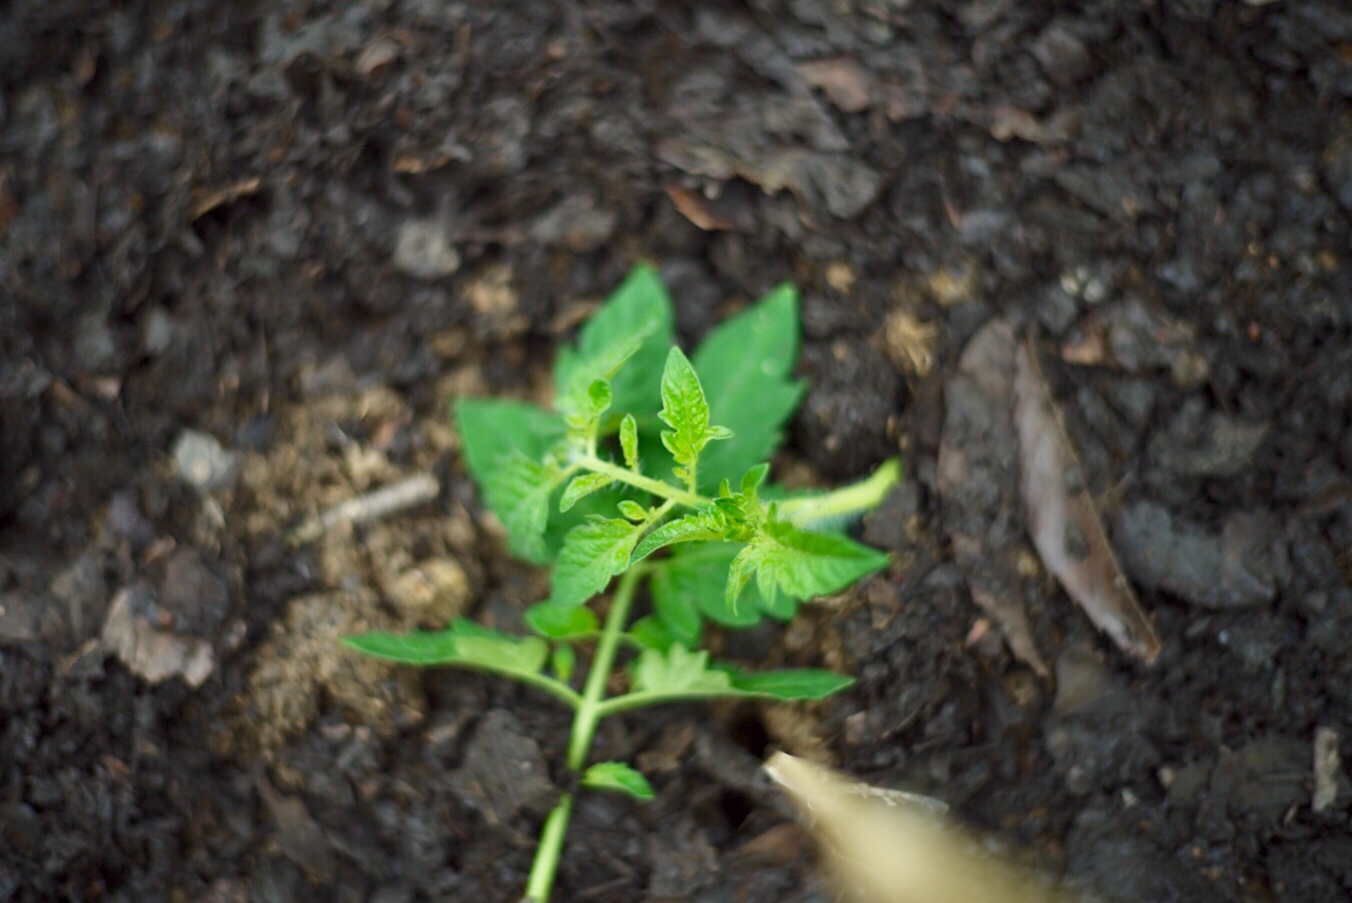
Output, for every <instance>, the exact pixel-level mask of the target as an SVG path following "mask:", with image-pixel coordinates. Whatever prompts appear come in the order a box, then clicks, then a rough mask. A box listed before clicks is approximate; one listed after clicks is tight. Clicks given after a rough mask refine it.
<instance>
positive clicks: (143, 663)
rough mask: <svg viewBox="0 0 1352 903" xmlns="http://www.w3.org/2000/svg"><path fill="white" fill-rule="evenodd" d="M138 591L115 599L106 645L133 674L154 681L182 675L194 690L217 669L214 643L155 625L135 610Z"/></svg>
mask: <svg viewBox="0 0 1352 903" xmlns="http://www.w3.org/2000/svg"><path fill="white" fill-rule="evenodd" d="M135 602H136V591H135V590H134V589H130V588H128V589H123V590H122V591H121V592H119V593H118V594H117V596H115V597H114V598H113V603H112V605H110V606H109V608H108V616H107V619H106V620H105V621H104V623H103V635H102V637H101V639H102V641H103V645H104V647H105V648H107V649H108V650H109V651H110V652H112V653H113V654H114V655H116V656H117V657H118V658H119V659H120V660H121V661H122V663H123V664H124V665H126V666H127V668H128V669H130V670H131V672H132V673H133V674H136V675H138V676H140V677H143V678H145V680H146V681H148V682H149V683H152V684H157V683H161V682H162V681H165V680H168V679H169V678H171V677H182V678H183V681H184V683H186V684H187V685H188V686H190V687H192V688H193V689H197V688H198V687H200V686H201V685H202V684H203V683H204V682H205V681H206V679H207V678H208V677H210V676H211V672H212V671H214V670H215V668H216V660H215V656H214V654H213V653H212V650H211V644H210V643H208V642H207V641H206V640H202V639H198V638H197V637H191V636H184V635H181V634H176V633H170V632H169V631H166V630H160V629H158V628H156V627H155V626H154V625H153V624H152V623H151V621H150V619H149V618H148V617H146V616H145V615H144V614H142V613H138V612H137V611H136V607H137V606H136V604H135Z"/></svg>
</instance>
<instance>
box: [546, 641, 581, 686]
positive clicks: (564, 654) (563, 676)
mask: <svg viewBox="0 0 1352 903" xmlns="http://www.w3.org/2000/svg"><path fill="white" fill-rule="evenodd" d="M549 667H550V670H551V671H553V672H554V676H555V677H556V678H558V679H559V680H561V681H563V682H564V683H568V681H570V680H572V679H573V669H574V668H576V667H577V651H576V650H574V649H573V647H572V646H569V645H568V644H567V643H560V644H559V645H557V646H555V647H554V653H553V655H551V656H550V659H549Z"/></svg>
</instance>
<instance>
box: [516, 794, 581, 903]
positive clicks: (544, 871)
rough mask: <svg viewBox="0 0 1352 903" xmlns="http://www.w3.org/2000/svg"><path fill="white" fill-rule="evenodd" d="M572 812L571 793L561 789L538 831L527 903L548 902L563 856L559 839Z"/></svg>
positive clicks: (528, 882)
mask: <svg viewBox="0 0 1352 903" xmlns="http://www.w3.org/2000/svg"><path fill="white" fill-rule="evenodd" d="M572 816H573V795H572V794H571V793H565V794H564V795H563V796H561V797H559V801H558V803H556V804H555V806H554V808H553V809H551V810H550V811H549V817H548V818H546V819H545V826H544V828H543V829H542V830H541V831H540V845H539V846H538V847H536V849H535V862H533V863H532V864H531V867H530V880H528V881H527V882H526V899H527V900H529V901H530V903H548V900H549V892H550V891H551V890H553V888H554V876H555V875H556V874H557V873H558V871H559V861H560V860H561V859H562V858H563V839H564V837H565V836H566V835H567V833H568V821H569V819H571V818H572Z"/></svg>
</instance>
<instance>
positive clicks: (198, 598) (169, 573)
mask: <svg viewBox="0 0 1352 903" xmlns="http://www.w3.org/2000/svg"><path fill="white" fill-rule="evenodd" d="M159 590H160V591H159V598H160V607H161V608H162V609H163V611H164V613H165V614H167V615H169V616H171V617H172V618H173V622H174V626H175V628H177V629H178V630H180V631H183V632H185V633H191V634H196V635H198V636H209V635H211V634H212V633H213V632H214V631H215V630H216V628H217V627H218V626H219V625H220V623H221V621H223V620H224V619H225V616H226V614H228V613H229V610H230V588H229V587H228V586H227V585H226V582H225V580H224V579H222V578H221V577H220V576H218V575H217V574H215V573H213V572H212V571H211V570H210V569H209V568H208V567H207V566H206V564H205V563H204V562H203V561H202V556H201V555H199V554H198V553H197V550H196V549H192V548H180V549H176V550H175V551H174V552H173V553H172V554H171V555H170V556H169V558H168V560H167V561H166V562H165V567H164V576H163V578H162V579H161V581H160V587H159Z"/></svg>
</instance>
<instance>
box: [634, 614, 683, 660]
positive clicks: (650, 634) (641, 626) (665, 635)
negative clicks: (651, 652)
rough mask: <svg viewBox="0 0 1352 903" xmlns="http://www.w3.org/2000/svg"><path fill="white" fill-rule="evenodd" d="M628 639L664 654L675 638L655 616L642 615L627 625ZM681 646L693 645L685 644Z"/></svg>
mask: <svg viewBox="0 0 1352 903" xmlns="http://www.w3.org/2000/svg"><path fill="white" fill-rule="evenodd" d="M627 632H628V634H629V638H630V639H632V640H633V641H634V642H635V643H638V644H639V645H640V646H642V647H644V648H647V649H656V650H658V651H659V652H666V651H667V650H668V649H670V648H671V645H672V643H675V642H676V641H677V640H676V637H674V636H672V633H671V631H670V630H668V629H667V625H666V624H663V623H662V621H661V619H659V618H658V617H657V616H656V615H644V616H643V617H641V618H639V619H638V620H637V621H635V622H634V623H632V624H630V625H629V630H628V631H627ZM682 645H687V646H689V645H694V644H693V643H685V644H682Z"/></svg>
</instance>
